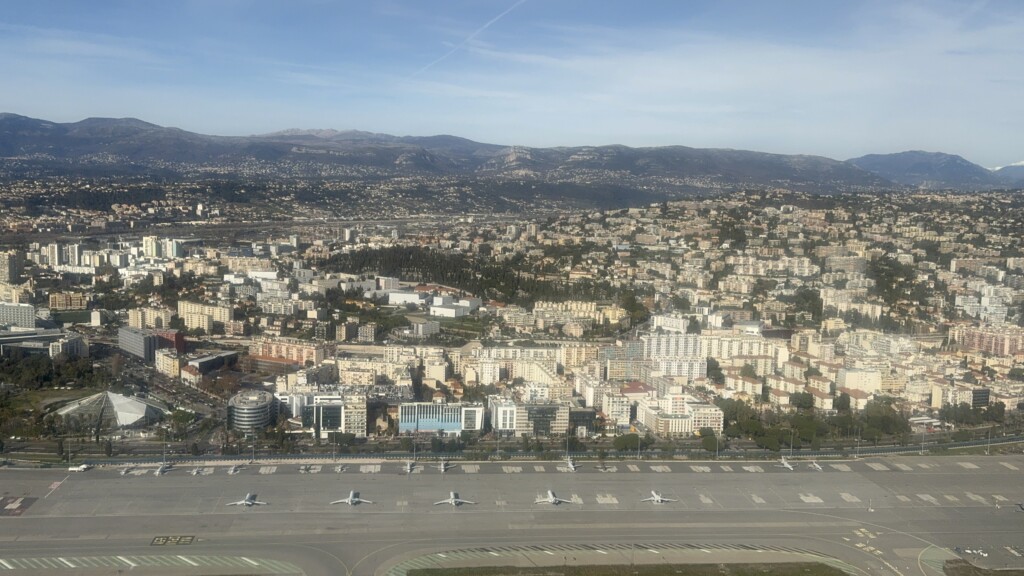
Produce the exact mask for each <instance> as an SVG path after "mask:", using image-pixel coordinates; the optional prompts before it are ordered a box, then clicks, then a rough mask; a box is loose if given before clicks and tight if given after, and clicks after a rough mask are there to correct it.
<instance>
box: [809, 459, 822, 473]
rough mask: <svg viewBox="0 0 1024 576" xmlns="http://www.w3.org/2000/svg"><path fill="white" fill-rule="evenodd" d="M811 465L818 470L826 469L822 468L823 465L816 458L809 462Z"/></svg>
mask: <svg viewBox="0 0 1024 576" xmlns="http://www.w3.org/2000/svg"><path fill="white" fill-rule="evenodd" d="M809 466H810V467H811V468H814V469H815V470H817V471H818V472H822V471H824V470H823V469H822V467H821V464H818V463H817V462H816V461H814V460H811V463H810V464H809Z"/></svg>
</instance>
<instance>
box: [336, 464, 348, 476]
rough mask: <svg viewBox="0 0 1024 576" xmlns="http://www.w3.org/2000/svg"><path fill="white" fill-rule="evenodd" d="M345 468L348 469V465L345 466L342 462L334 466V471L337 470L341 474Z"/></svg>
mask: <svg viewBox="0 0 1024 576" xmlns="http://www.w3.org/2000/svg"><path fill="white" fill-rule="evenodd" d="M345 470H348V466H346V465H345V464H342V465H341V466H335V467H334V471H335V472H337V473H338V474H341V473H342V472H344V471H345Z"/></svg>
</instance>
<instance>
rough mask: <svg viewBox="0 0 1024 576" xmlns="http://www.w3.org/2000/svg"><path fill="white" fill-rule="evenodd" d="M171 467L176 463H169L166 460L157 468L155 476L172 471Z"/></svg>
mask: <svg viewBox="0 0 1024 576" xmlns="http://www.w3.org/2000/svg"><path fill="white" fill-rule="evenodd" d="M171 468H174V464H168V463H166V462H165V463H163V464H161V465H160V467H159V468H157V469H156V472H155V473H154V475H155V476H163V475H164V474H166V473H168V472H170V471H171Z"/></svg>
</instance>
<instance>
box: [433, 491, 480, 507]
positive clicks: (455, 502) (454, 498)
mask: <svg viewBox="0 0 1024 576" xmlns="http://www.w3.org/2000/svg"><path fill="white" fill-rule="evenodd" d="M438 504H451V505H452V506H461V505H463V504H476V502H470V501H469V500H463V499H461V498H459V493H458V492H449V493H448V499H447V500H441V501H439V502H434V506H437V505H438Z"/></svg>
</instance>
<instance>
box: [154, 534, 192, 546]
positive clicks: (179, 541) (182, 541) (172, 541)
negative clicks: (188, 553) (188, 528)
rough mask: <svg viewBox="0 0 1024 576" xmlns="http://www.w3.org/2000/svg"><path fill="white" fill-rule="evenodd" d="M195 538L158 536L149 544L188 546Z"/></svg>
mask: <svg viewBox="0 0 1024 576" xmlns="http://www.w3.org/2000/svg"><path fill="white" fill-rule="evenodd" d="M193 540H195V536H157V537H155V538H153V541H152V542H150V543H149V545H150V546H188V545H189V544H191V543H192V541H193Z"/></svg>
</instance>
